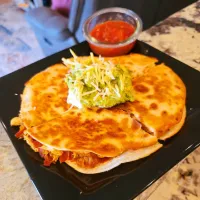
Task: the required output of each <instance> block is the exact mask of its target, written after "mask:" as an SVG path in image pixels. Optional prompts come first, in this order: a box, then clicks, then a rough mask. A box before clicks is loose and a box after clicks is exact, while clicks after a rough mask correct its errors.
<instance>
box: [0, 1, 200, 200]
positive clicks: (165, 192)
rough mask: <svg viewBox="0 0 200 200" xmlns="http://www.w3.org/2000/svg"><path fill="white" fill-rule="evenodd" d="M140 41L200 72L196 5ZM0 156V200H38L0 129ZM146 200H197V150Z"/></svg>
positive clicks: (199, 8) (199, 10)
mask: <svg viewBox="0 0 200 200" xmlns="http://www.w3.org/2000/svg"><path fill="white" fill-rule="evenodd" d="M140 40H142V41H144V42H146V43H148V44H150V45H151V46H153V47H155V48H157V49H159V50H161V51H163V52H165V53H166V54H169V55H170V56H172V57H174V58H176V59H178V60H180V61H182V62H184V63H186V64H188V65H189V66H191V67H193V68H195V69H197V70H199V71H200V1H198V2H196V3H194V4H192V5H190V6H188V7H187V8H185V9H183V10H181V11H179V12H177V13H175V14H174V15H172V16H170V17H169V18H167V19H166V20H164V21H162V22H160V23H158V24H157V25H155V26H154V27H152V28H150V29H148V30H146V31H145V32H143V33H142V34H141V36H140ZM191 81H192V79H191ZM0 152H1V154H0V194H1V198H0V199H1V200H4V199H5V200H11V199H15V200H17V199H24V200H40V196H39V194H38V193H37V191H36V189H35V188H34V186H33V184H32V182H31V180H30V178H29V177H28V174H27V172H26V170H25V168H24V167H23V164H22V162H21V161H20V159H19V157H18V155H17V153H16V151H15V150H14V147H13V146H12V144H11V142H10V140H9V138H8V136H7V134H6V133H5V131H4V129H3V127H2V126H1V125H0ZM146 199H148V200H157V199H159V200H168V199H171V200H182V199H187V200H199V199H200V147H199V148H197V149H196V150H195V151H194V152H192V153H191V154H190V155H189V156H187V157H186V158H185V159H184V160H183V161H181V162H180V163H178V164H177V165H176V166H175V167H173V168H172V169H171V170H170V171H169V172H168V173H166V174H165V175H164V176H163V177H161V178H160V179H159V180H158V181H156V182H155V183H154V184H153V185H152V186H150V187H149V188H148V189H147V190H145V191H144V192H143V193H142V194H140V195H139V196H138V197H137V198H136V200H146Z"/></svg>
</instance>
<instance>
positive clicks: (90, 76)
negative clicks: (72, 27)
mask: <svg viewBox="0 0 200 200" xmlns="http://www.w3.org/2000/svg"><path fill="white" fill-rule="evenodd" d="M70 52H71V54H72V55H73V59H65V58H63V59H62V60H63V62H64V64H65V65H67V66H68V67H69V68H70V72H69V73H68V74H67V75H66V79H65V81H66V83H67V85H68V88H69V94H68V98H67V103H69V104H72V105H74V106H76V107H78V108H82V107H101V108H109V107H112V106H115V105H117V104H120V103H124V102H126V101H131V102H132V101H133V100H134V97H133V87H132V80H131V77H130V72H129V71H128V69H127V68H125V67H123V66H122V65H116V64H114V63H112V62H111V61H105V60H104V58H102V57H101V56H99V57H98V58H97V57H94V55H93V53H90V57H89V58H87V59H84V60H83V59H82V60H81V62H80V59H79V58H78V56H76V54H75V53H74V52H73V51H72V50H70Z"/></svg>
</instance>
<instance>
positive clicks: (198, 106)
mask: <svg viewBox="0 0 200 200" xmlns="http://www.w3.org/2000/svg"><path fill="white" fill-rule="evenodd" d="M73 50H74V51H75V52H76V53H77V55H80V56H83V55H89V52H90V49H89V47H88V44H87V43H86V42H83V43H81V44H79V45H77V46H75V47H74V48H73ZM133 52H136V53H141V54H146V55H148V56H153V57H156V58H157V59H158V60H159V61H160V62H164V63H165V64H166V65H168V66H170V67H171V68H172V69H173V70H174V71H175V72H176V73H177V74H178V75H179V76H180V77H181V78H182V80H183V81H184V83H185V85H186V87H187V105H186V106H187V118H186V122H185V124H184V126H183V128H182V129H181V131H180V132H179V133H178V134H177V135H176V136H174V137H173V138H171V139H170V140H168V141H167V142H166V143H165V144H164V146H163V148H161V149H160V150H158V151H157V152H156V153H154V154H152V155H151V156H149V157H147V158H144V159H141V160H138V161H135V162H131V163H126V164H122V165H121V166H119V167H117V168H115V169H113V170H111V171H109V172H105V173H101V174H96V175H85V174H81V173H78V172H76V171H75V170H73V169H72V168H70V167H69V166H67V165H66V164H56V165H52V166H51V167H49V168H46V167H43V165H42V159H41V158H40V157H39V155H38V154H37V153H34V152H33V151H32V150H31V149H30V148H29V146H28V145H27V144H26V143H25V142H24V141H22V140H18V139H16V138H15V136H14V134H15V133H16V130H17V129H16V128H13V127H10V119H11V118H12V117H14V116H17V115H18V112H19V107H20V96H19V95H18V96H16V95H15V94H21V93H22V90H23V88H24V83H25V82H26V81H27V80H28V79H30V78H31V77H32V76H33V75H34V74H36V73H38V72H40V71H41V70H43V69H45V68H47V67H48V66H50V65H53V64H55V63H58V62H61V58H62V57H70V53H69V50H64V51H61V52H59V53H57V54H55V55H52V56H50V57H47V58H45V59H43V60H40V61H38V62H36V63H33V64H31V65H29V66H28V67H25V68H23V69H20V70H18V71H16V72H14V73H12V74H9V75H7V76H4V77H2V78H1V79H0V117H1V122H2V124H3V126H4V128H5V130H6V131H7V133H8V135H9V137H10V139H11V141H12V143H13V145H14V146H15V149H16V150H17V152H18V154H19V156H20V158H21V160H22V162H23V163H24V166H25V167H26V169H27V171H28V173H29V175H30V178H31V179H32V180H33V183H34V184H35V186H36V188H37V189H38V191H39V193H40V195H41V197H42V198H43V199H45V200H46V199H47V200H51V199H59V200H62V199H79V200H83V199H92V200H94V199H95V200H96V199H99V200H102V199H109V200H110V199H115V200H117V199H119V200H123V199H131V198H134V197H136V196H137V195H138V194H139V193H141V192H142V191H143V190H145V189H146V188H147V187H148V186H150V185H151V184H152V183H153V182H154V181H156V180H157V179H158V178H159V177H161V176H162V175H163V174H164V173H165V172H167V171H168V170H169V169H170V168H172V167H173V166H174V165H175V164H177V162H179V161H180V160H181V159H183V158H184V157H185V156H186V155H188V154H189V153H190V152H191V151H193V150H194V149H195V148H197V147H198V146H199V145H200V134H199V133H200V126H199V123H200V92H198V91H199V87H200V73H199V72H198V71H196V70H194V69H192V68H191V67H188V66H187V65H185V64H183V63H181V62H179V61H177V60H175V59H174V58H172V57H170V56H168V55H166V54H164V53H162V52H160V51H158V50H156V49H155V48H153V47H151V46H149V45H147V44H145V43H143V42H140V41H138V42H137V44H136V46H135V48H134V49H133Z"/></svg>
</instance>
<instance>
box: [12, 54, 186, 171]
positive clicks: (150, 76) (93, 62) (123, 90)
mask: <svg viewBox="0 0 200 200" xmlns="http://www.w3.org/2000/svg"><path fill="white" fill-rule="evenodd" d="M63 62H64V65H63V64H57V65H54V66H52V67H49V68H47V69H46V70H44V71H42V72H40V73H38V74H36V75H35V76H34V77H32V78H31V79H30V80H29V81H28V82H27V83H26V84H25V89H24V91H23V94H22V95H21V98H22V103H21V109H20V114H19V118H14V119H13V120H11V125H20V131H19V132H18V133H17V134H16V136H17V137H18V138H24V139H25V140H26V142H27V143H28V144H29V145H30V147H31V148H32V149H33V150H34V151H36V152H39V154H40V155H41V157H43V158H44V165H45V166H49V165H50V164H51V163H55V162H57V161H58V160H59V161H60V162H61V163H62V162H65V163H67V164H68V165H70V166H71V167H73V168H74V169H75V170H77V171H79V172H81V173H87V174H94V173H100V172H105V171H108V170H111V169H113V168H114V167H116V166H118V165H120V164H122V163H125V162H131V161H134V160H137V159H140V158H143V157H146V156H148V155H150V154H152V153H153V152H155V151H157V150H158V149H159V148H161V147H162V144H160V143H159V142H158V139H166V138H169V137H171V136H173V135H174V134H176V133H177V132H178V131H179V130H180V128H181V127H182V126H183V123H184V121H185V115H186V111H185V98H186V89H185V86H184V84H183V82H182V81H181V79H180V78H179V77H178V76H177V75H176V74H175V73H174V72H173V71H172V70H171V69H170V68H169V67H167V66H165V65H164V64H160V65H156V64H155V63H156V62H157V59H155V58H151V57H147V56H144V55H139V54H130V55H127V56H119V57H113V58H101V57H100V58H97V57H94V56H93V55H91V57H77V56H76V55H74V58H70V59H63Z"/></svg>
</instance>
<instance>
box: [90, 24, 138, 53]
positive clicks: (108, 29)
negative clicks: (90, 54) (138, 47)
mask: <svg viewBox="0 0 200 200" xmlns="http://www.w3.org/2000/svg"><path fill="white" fill-rule="evenodd" d="M134 31H135V27H134V26H133V25H131V24H129V23H127V22H124V21H106V22H104V23H101V24H97V25H96V26H95V27H94V28H93V29H92V31H91V32H90V35H91V36H92V37H94V38H95V39H96V40H98V41H99V42H103V43H107V44H117V43H119V42H123V41H124V40H126V39H128V38H129V37H130V36H131V35H132V34H133V33H134ZM133 45H134V42H132V43H130V44H128V45H125V46H121V47H115V48H105V47H100V46H97V45H94V44H91V43H90V47H91V48H92V50H93V51H94V52H95V53H96V54H101V55H102V56H118V55H122V54H125V53H127V52H128V51H130V50H131V48H132V47H133Z"/></svg>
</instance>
